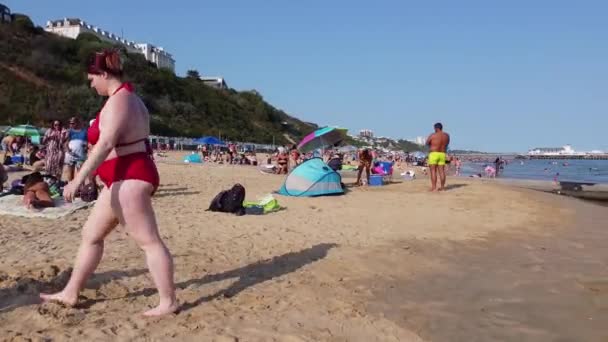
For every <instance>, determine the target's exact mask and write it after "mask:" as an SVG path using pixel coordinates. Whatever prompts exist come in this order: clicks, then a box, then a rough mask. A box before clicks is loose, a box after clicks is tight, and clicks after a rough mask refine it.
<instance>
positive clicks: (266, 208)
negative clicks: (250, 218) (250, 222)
mask: <svg viewBox="0 0 608 342" xmlns="http://www.w3.org/2000/svg"><path fill="white" fill-rule="evenodd" d="M243 207H245V210H246V212H249V213H258V214H268V213H272V212H274V211H279V210H280V209H281V206H280V205H279V201H277V200H276V198H274V197H273V196H272V195H268V196H266V197H264V198H263V199H261V200H259V201H244V202H243ZM247 209H250V210H247ZM256 209H257V210H256Z"/></svg>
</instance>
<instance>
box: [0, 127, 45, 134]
mask: <svg viewBox="0 0 608 342" xmlns="http://www.w3.org/2000/svg"><path fill="white" fill-rule="evenodd" d="M4 134H6V135H16V136H22V137H35V136H39V135H40V130H39V129H38V128H37V127H35V126H32V125H19V126H15V127H11V128H9V129H8V130H6V132H4Z"/></svg>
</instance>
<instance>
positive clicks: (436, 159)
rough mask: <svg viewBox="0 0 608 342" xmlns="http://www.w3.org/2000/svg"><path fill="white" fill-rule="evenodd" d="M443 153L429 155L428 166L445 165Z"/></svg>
mask: <svg viewBox="0 0 608 342" xmlns="http://www.w3.org/2000/svg"><path fill="white" fill-rule="evenodd" d="M445 157H446V156H445V152H431V153H429V165H439V166H442V165H445Z"/></svg>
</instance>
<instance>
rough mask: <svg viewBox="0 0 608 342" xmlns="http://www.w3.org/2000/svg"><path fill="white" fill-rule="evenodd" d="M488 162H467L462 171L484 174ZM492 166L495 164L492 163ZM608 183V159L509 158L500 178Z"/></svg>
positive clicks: (466, 174)
mask: <svg viewBox="0 0 608 342" xmlns="http://www.w3.org/2000/svg"><path fill="white" fill-rule="evenodd" d="M486 165H488V163H487V162H485V163H483V162H466V163H463V164H462V170H461V173H462V174H463V175H465V176H469V175H472V174H478V173H481V174H484V172H483V169H484V167H485V166H486ZM491 165H492V166H493V165H494V164H491ZM558 173H559V175H558V176H557V179H558V180H559V181H576V182H589V183H608V160H517V159H511V160H508V164H507V165H505V168H504V170H501V173H500V174H499V175H498V177H500V178H514V179H534V180H549V181H552V180H554V177H555V176H556V175H557V174H558Z"/></svg>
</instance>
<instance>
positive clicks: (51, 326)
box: [0, 156, 608, 341]
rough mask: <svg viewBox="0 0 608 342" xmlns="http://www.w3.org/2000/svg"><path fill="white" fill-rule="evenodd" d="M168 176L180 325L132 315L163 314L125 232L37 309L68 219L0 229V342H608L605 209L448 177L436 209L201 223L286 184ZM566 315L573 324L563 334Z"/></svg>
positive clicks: (431, 201) (161, 212)
mask: <svg viewBox="0 0 608 342" xmlns="http://www.w3.org/2000/svg"><path fill="white" fill-rule="evenodd" d="M168 160H179V157H176V156H172V157H170V158H167V160H164V161H159V163H158V165H159V170H160V173H161V187H160V189H159V191H158V193H157V194H156V195H155V197H154V207H155V209H156V213H157V217H158V221H159V226H160V229H161V235H162V236H163V238H164V239H165V241H166V242H167V244H168V246H169V248H170V250H171V251H172V253H173V255H174V258H175V266H176V274H175V278H176V283H177V286H178V299H179V301H180V303H181V304H182V307H181V310H180V312H179V313H178V314H177V315H173V316H170V317H166V318H163V319H158V318H156V319H145V318H143V317H141V316H140V315H139V314H140V313H141V312H142V311H144V310H145V309H146V308H148V307H151V306H153V305H155V304H156V302H157V298H158V297H157V295H156V293H155V290H154V288H153V284H152V281H151V278H150V276H149V274H148V272H147V270H146V268H145V262H144V258H143V254H142V252H141V251H140V250H139V248H138V247H137V246H136V245H135V244H134V242H133V241H131V240H130V239H129V238H128V236H126V234H125V233H124V230H123V229H121V228H120V227H119V228H118V229H117V230H116V231H115V232H113V233H112V234H111V235H110V236H109V237H108V239H107V241H106V250H105V256H104V258H103V260H102V262H101V264H100V267H99V269H98V270H97V271H96V273H95V275H94V276H93V278H92V279H91V280H90V281H89V283H88V284H87V288H86V289H85V290H84V291H83V292H82V296H81V298H80V304H79V305H78V306H77V307H76V308H64V307H61V306H59V305H57V304H42V305H40V304H35V298H36V296H37V294H38V292H40V291H49V290H57V289H59V288H61V286H62V285H63V284H65V281H66V279H67V277H68V276H69V270H70V267H71V266H72V263H73V260H74V256H75V254H76V250H77V248H78V243H79V239H80V229H81V227H82V225H83V223H84V221H85V220H86V218H87V215H88V212H89V210H82V211H79V212H76V213H75V214H72V215H71V216H68V217H67V218H65V219H61V220H45V219H23V218H15V217H9V216H0V337H1V338H2V339H3V340H27V339H31V340H44V339H45V338H52V339H56V340H137V339H142V340H163V341H166V340H176V341H184V340H193V341H194V340H196V341H419V340H436V341H456V340H466V341H474V340H480V341H481V340H483V341H487V340H497V339H498V340H517V341H521V340H530V341H538V340H547V341H549V340H555V339H554V337H555V336H556V335H555V334H559V332H560V331H564V332H565V334H567V333H568V332H570V335H566V336H569V337H572V338H574V339H573V340H594V339H597V340H600V338H601V337H605V336H608V334H605V335H601V334H602V333H603V332H602V331H601V329H599V330H597V329H598V328H599V327H601V326H602V325H601V324H602V323H603V326H606V323H608V321H607V320H606V319H607V318H608V317H607V314H606V309H608V305H607V304H606V303H608V297H606V295H607V294H608V280H606V279H605V278H606V277H608V272H607V271H608V267H606V260H608V258H607V256H608V253H607V252H605V251H604V249H603V248H601V245H602V242H603V243H604V245H605V241H606V238H607V236H606V233H605V232H604V233H601V232H599V231H600V229H598V224H599V223H597V220H600V219H602V217H604V218H605V216H601V215H602V212H601V210H604V211H605V208H600V207H597V208H596V207H594V206H593V205H591V204H585V203H579V202H577V201H576V200H573V199H569V198H561V197H558V196H553V195H549V194H543V193H537V192H533V191H527V190H521V189H513V188H509V187H505V186H501V185H498V184H488V183H483V182H477V181H474V180H468V179H458V178H450V179H449V183H450V184H451V186H450V189H449V191H446V192H444V193H441V194H434V193H428V192H427V189H428V184H427V182H428V181H427V180H426V179H419V180H416V181H409V182H402V183H398V184H391V185H387V186H384V187H361V188H350V189H349V192H348V193H347V194H346V195H345V196H340V197H321V198H289V197H282V196H277V198H278V199H279V202H280V204H281V205H282V206H284V207H286V209H285V210H283V211H280V212H276V213H272V214H268V215H264V216H243V217H236V216H233V215H230V214H223V213H211V212H205V211H204V210H205V209H206V208H207V206H208V204H209V201H210V200H211V199H212V198H213V196H214V195H215V194H217V193H218V192H219V191H221V190H223V189H226V188H229V187H230V186H231V185H233V184H234V183H237V182H239V183H241V184H243V185H244V186H245V188H246V189H247V199H252V200H254V199H256V198H257V197H259V196H262V195H265V194H267V193H270V192H272V191H273V190H276V189H278V188H279V187H280V185H281V183H282V180H283V178H284V177H282V176H275V175H265V174H261V173H260V172H259V171H257V170H256V169H255V168H253V167H244V166H226V165H183V164H173V163H169V162H167V161H168ZM353 175H354V174H353ZM353 175H351V176H353ZM352 181H354V179H352V178H350V179H346V180H345V182H346V183H349V182H352ZM581 212H585V213H586V214H585V216H584V217H583V218H581V217H579V216H580V213H581ZM585 218H586V219H587V221H585V222H586V223H585V224H586V226H585V227H586V228H585V230H586V231H588V233H589V234H586V235H585V236H586V239H587V240H585V241H574V240H573V238H572V236H576V238H577V239H579V240H580V239H584V238H585V237H581V236H578V235H577V234H574V233H573V232H574V231H575V230H576V229H580V226H579V225H580V224H581V223H580V222H583V221H584V220H585ZM581 220H583V221H581ZM604 222H606V221H604ZM595 230H597V231H598V232H596V231H595ZM593 234H596V235H593ZM560 239H561V240H560ZM556 241H562V242H560V243H558V242H556ZM554 244H556V245H555V246H554ZM541 248H544V250H543V249H541ZM547 248H549V249H550V250H551V251H552V252H551V253H546V250H547ZM560 248H561V249H560ZM577 253H578V254H577ZM602 253H603V254H602ZM548 264H551V267H548V266H545V265H548ZM560 267H561V268H560ZM562 269H563V270H566V271H567V272H568V273H565V274H564V273H561V272H562ZM602 271H603V272H604V273H603V277H604V278H602V274H601V272H602ZM551 281H553V282H551ZM529 298H532V299H531V300H528V299H529ZM564 298H565V299H564ZM568 303H570V304H572V305H571V306H573V309H572V311H571V312H570V311H568V310H569V309H567V308H568V305H569V304H568ZM573 303H574V304H573ZM503 305H508V307H506V309H505V307H503ZM545 308H546V309H547V310H555V312H554V314H553V315H550V314H546V315H545V314H544V311H543V310H544V309H545ZM484 310H485V311H484ZM560 310H561V311H560ZM551 312H553V311H551ZM570 313H571V314H572V317H576V318H575V319H571V320H568V317H570ZM545 316H546V317H545ZM589 317H592V318H591V319H589ZM594 319H595V321H594ZM569 322H572V324H571V325H570V326H568V324H569ZM560 329H561V330H560ZM558 337H559V336H558ZM579 337H580V338H579ZM577 338H578V339H577ZM581 338H582V339H581ZM587 338H591V339H587ZM567 340H570V339H567Z"/></svg>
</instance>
